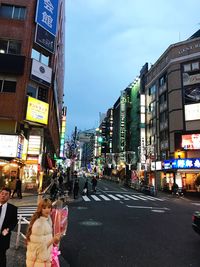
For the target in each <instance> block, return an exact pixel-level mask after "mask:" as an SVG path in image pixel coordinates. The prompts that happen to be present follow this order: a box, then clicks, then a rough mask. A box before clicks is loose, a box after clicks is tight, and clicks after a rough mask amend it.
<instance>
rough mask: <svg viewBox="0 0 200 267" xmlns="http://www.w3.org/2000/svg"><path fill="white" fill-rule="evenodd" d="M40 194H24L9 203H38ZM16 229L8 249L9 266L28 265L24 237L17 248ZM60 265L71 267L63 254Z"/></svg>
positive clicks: (60, 257) (27, 204)
mask: <svg viewBox="0 0 200 267" xmlns="http://www.w3.org/2000/svg"><path fill="white" fill-rule="evenodd" d="M70 201H71V199H67V202H70ZM37 202H38V195H37V194H35V195H33V194H25V193H24V194H23V198H22V199H17V198H14V199H10V200H9V203H11V204H14V205H16V206H31V205H37ZM16 237H17V233H16V231H13V232H12V237H11V242H10V249H9V250H7V267H26V263H25V261H26V246H25V243H24V240H23V238H22V237H20V242H19V247H18V248H17V249H16V248H15V244H16ZM61 253H62V252H61ZM59 260H60V267H70V265H69V263H68V262H66V261H65V259H64V258H63V257H62V255H60V256H59Z"/></svg>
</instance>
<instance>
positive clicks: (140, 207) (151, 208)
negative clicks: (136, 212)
mask: <svg viewBox="0 0 200 267" xmlns="http://www.w3.org/2000/svg"><path fill="white" fill-rule="evenodd" d="M126 206H127V207H128V208H134V209H150V210H170V209H169V208H166V207H164V208H159V207H148V206H130V205H126Z"/></svg>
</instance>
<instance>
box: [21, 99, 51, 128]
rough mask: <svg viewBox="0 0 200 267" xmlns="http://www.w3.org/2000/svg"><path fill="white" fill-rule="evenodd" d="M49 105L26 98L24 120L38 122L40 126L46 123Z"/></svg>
mask: <svg viewBox="0 0 200 267" xmlns="http://www.w3.org/2000/svg"><path fill="white" fill-rule="evenodd" d="M48 113H49V104H47V103H45V102H43V101H40V100H38V99H36V98H33V97H30V96H29V97H28V104H27V111H26V120H28V121H34V122H39V123H42V124H47V123H48Z"/></svg>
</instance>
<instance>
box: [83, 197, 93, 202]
mask: <svg viewBox="0 0 200 267" xmlns="http://www.w3.org/2000/svg"><path fill="white" fill-rule="evenodd" d="M82 198H83V199H84V200H85V201H91V200H90V199H89V197H87V196H82Z"/></svg>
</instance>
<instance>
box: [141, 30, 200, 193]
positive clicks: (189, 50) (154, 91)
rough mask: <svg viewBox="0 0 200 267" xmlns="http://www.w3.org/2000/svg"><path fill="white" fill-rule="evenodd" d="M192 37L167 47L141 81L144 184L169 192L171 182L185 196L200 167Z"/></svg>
mask: <svg viewBox="0 0 200 267" xmlns="http://www.w3.org/2000/svg"><path fill="white" fill-rule="evenodd" d="M198 36H199V35H198V34H197V35H195V36H194V37H192V38H190V39H188V40H186V41H183V42H179V43H176V44H174V45H171V46H169V48H168V49H167V50H166V51H165V52H164V53H163V54H162V55H161V56H160V58H159V59H158V60H157V61H156V63H155V64H154V65H153V66H152V67H151V68H150V69H149V71H148V73H147V75H146V86H145V87H146V91H145V96H146V108H147V113H146V125H147V128H146V136H147V139H146V143H147V147H148V148H149V153H148V155H147V162H148V164H149V165H150V166H151V168H150V169H149V181H150V183H152V184H155V182H156V180H157V182H158V184H157V186H158V187H162V188H166V189H169V190H171V187H172V185H173V183H174V182H176V183H177V184H178V185H179V187H181V188H184V189H185V190H187V191H192V190H196V187H195V180H196V177H197V175H198V174H199V167H200V165H199V162H200V147H199V145H198V144H199V141H198V140H199V139H198V138H199V137H200V79H199V77H200V38H199V37H198ZM152 163H153V164H152ZM160 163H162V166H161V164H160ZM156 165H157V167H156ZM154 170H156V172H155V171H154ZM156 173H157V175H158V177H157V179H155V178H156V177H155V174H156Z"/></svg>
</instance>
